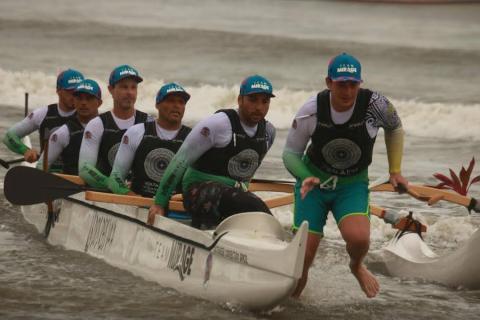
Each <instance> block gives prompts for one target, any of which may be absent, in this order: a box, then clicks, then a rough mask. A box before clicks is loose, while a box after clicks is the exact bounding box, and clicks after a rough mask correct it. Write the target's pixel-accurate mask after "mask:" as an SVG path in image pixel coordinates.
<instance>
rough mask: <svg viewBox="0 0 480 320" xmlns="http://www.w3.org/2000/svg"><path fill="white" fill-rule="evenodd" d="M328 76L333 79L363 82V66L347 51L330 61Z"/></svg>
mask: <svg viewBox="0 0 480 320" xmlns="http://www.w3.org/2000/svg"><path fill="white" fill-rule="evenodd" d="M328 77H329V78H330V79H332V80H333V81H356V82H362V66H361V65H360V61H358V60H357V58H355V57H354V56H351V55H349V54H347V53H345V52H343V53H342V54H339V55H338V56H336V57H334V58H333V59H332V60H330V62H329V63H328Z"/></svg>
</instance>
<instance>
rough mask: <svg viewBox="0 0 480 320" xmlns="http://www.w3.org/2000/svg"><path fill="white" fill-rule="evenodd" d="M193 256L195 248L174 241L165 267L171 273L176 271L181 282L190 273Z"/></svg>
mask: <svg viewBox="0 0 480 320" xmlns="http://www.w3.org/2000/svg"><path fill="white" fill-rule="evenodd" d="M194 254H195V247H193V246H190V245H188V244H185V243H183V242H180V241H176V240H175V241H173V243H172V249H171V250H170V256H169V257H168V264H167V267H168V268H169V269H171V270H173V271H178V275H179V276H180V280H181V281H183V280H185V276H189V275H190V273H191V271H192V269H191V267H192V263H193V255H194Z"/></svg>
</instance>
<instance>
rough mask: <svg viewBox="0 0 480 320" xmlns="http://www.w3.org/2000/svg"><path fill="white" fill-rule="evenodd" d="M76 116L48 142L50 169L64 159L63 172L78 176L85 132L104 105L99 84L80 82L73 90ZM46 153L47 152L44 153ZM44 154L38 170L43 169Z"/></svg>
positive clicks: (87, 80) (51, 136) (53, 134)
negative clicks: (79, 158) (59, 159)
mask: <svg viewBox="0 0 480 320" xmlns="http://www.w3.org/2000/svg"><path fill="white" fill-rule="evenodd" d="M73 104H74V106H75V111H76V112H75V114H73V115H72V116H70V118H69V120H68V121H67V123H66V124H64V125H63V126H61V127H60V128H58V130H56V131H55V132H54V133H52V134H51V135H50V139H49V141H48V168H50V166H51V165H52V163H54V162H55V161H56V160H57V159H58V158H59V157H61V159H62V163H63V168H62V172H63V173H65V174H72V175H78V155H79V153H80V144H81V143H82V137H83V130H84V128H85V126H86V125H87V123H88V122H89V121H90V120H91V119H93V118H95V117H96V116H98V108H99V107H100V105H101V104H102V91H101V90H100V87H99V85H98V83H97V82H96V81H94V80H91V79H85V80H83V81H82V82H80V83H79V84H78V85H77V87H76V88H75V89H74V90H73ZM44 152H45V151H44ZM43 160H44V159H43V154H42V156H40V159H39V161H38V163H37V168H39V169H42V168H43Z"/></svg>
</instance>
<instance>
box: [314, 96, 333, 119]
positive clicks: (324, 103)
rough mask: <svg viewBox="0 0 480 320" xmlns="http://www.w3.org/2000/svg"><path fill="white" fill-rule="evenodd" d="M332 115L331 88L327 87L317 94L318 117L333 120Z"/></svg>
mask: <svg viewBox="0 0 480 320" xmlns="http://www.w3.org/2000/svg"><path fill="white" fill-rule="evenodd" d="M329 115H330V90H328V89H325V90H323V91H321V92H319V93H318V95H317V119H323V120H324V121H331V117H330V116H329Z"/></svg>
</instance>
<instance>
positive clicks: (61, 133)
mask: <svg viewBox="0 0 480 320" xmlns="http://www.w3.org/2000/svg"><path fill="white" fill-rule="evenodd" d="M69 143H70V131H69V130H68V127H67V125H63V126H61V127H60V128H58V129H57V130H55V132H53V133H52V134H51V135H50V138H49V139H48V167H50V166H51V164H52V163H54V162H55V160H57V159H58V157H59V156H60V154H61V153H62V151H63V149H65V148H66V147H67V146H68V144H69ZM43 157H44V156H43V152H42V154H41V155H40V158H39V164H38V165H37V168H43Z"/></svg>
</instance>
